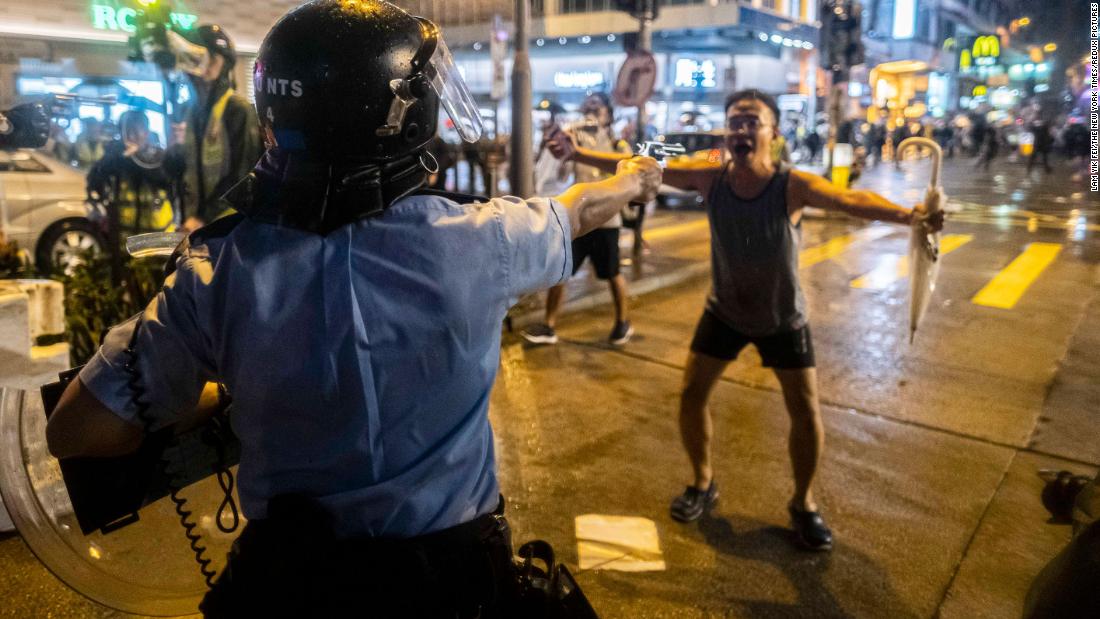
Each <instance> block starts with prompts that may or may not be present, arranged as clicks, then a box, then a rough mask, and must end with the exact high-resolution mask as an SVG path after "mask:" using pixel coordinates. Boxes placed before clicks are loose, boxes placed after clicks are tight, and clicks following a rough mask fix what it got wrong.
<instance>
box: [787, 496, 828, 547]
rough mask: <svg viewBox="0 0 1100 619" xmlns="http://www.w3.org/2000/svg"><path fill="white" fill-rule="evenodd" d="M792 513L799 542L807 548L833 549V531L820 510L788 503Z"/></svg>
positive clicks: (792, 523) (792, 522)
mask: <svg viewBox="0 0 1100 619" xmlns="http://www.w3.org/2000/svg"><path fill="white" fill-rule="evenodd" d="M787 511H789V512H790V513H791V528H793V529H794V532H795V535H796V536H797V538H798V544H799V545H800V546H802V547H803V548H805V549H806V550H817V551H822V550H832V548H833V532H832V531H830V530H829V527H827V526H825V519H824V518H822V517H821V514H820V513H818V512H807V511H802V510H801V509H796V508H795V506H794V505H788V506H787Z"/></svg>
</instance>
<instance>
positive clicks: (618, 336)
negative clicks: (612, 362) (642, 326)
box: [607, 320, 634, 346]
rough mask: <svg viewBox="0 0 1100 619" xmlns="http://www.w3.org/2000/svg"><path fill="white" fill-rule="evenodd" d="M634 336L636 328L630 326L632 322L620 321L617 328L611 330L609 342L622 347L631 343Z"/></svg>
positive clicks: (608, 337)
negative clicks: (631, 337)
mask: <svg viewBox="0 0 1100 619" xmlns="http://www.w3.org/2000/svg"><path fill="white" fill-rule="evenodd" d="M632 335H634V327H632V326H631V325H630V321H629V320H620V321H618V322H616V323H615V328H614V329H612V330H611V335H608V336H607V341H609V342H611V343H612V344H614V345H615V346H622V345H623V344H625V343H627V342H629V341H630V336H632Z"/></svg>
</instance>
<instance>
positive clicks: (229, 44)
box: [194, 24, 237, 70]
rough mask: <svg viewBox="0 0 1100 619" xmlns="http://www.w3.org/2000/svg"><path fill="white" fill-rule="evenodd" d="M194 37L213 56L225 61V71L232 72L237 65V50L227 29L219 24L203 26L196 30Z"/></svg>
mask: <svg viewBox="0 0 1100 619" xmlns="http://www.w3.org/2000/svg"><path fill="white" fill-rule="evenodd" d="M194 37H195V38H196V39H197V43H198V44H199V45H202V46H203V47H205V48H206V49H207V50H209V51H210V53H212V54H217V55H219V56H221V57H222V58H224V59H225V70H232V69H233V67H234V66H235V65H236V64H237V48H236V46H234V45H233V39H230V38H229V35H228V34H226V33H225V29H223V28H222V27H221V26H219V25H217V24H203V25H202V26H199V27H198V28H196V29H195V34H194Z"/></svg>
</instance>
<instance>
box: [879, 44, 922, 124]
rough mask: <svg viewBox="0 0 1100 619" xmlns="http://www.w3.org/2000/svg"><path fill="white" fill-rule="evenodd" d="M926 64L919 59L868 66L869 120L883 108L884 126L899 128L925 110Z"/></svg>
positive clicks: (919, 115) (919, 116) (881, 111)
mask: <svg viewBox="0 0 1100 619" xmlns="http://www.w3.org/2000/svg"><path fill="white" fill-rule="evenodd" d="M929 73H930V71H929V67H928V64H927V63H924V62H921V61H919V60H895V61H893V62H886V63H883V64H880V65H878V66H876V67H875V68H873V69H871V72H870V77H869V80H870V85H871V90H872V101H873V104H874V105H873V106H872V107H871V108H869V109H868V118H867V120H868V122H872V123H873V122H876V121H878V120H879V119H880V117H881V115H882V113H883V112H884V111H885V115H886V122H887V127H889V128H891V129H892V128H894V127H900V126H901V125H902V124H904V123H906V122H910V121H912V120H916V119H919V118H921V117H922V116H924V115H925V114H926V113H928V111H929V110H928V90H929V82H930V80H929Z"/></svg>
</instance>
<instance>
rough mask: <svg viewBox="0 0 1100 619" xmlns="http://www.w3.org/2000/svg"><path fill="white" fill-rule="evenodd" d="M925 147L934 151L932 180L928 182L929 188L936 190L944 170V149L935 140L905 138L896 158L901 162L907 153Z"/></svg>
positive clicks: (899, 145)
mask: <svg viewBox="0 0 1100 619" xmlns="http://www.w3.org/2000/svg"><path fill="white" fill-rule="evenodd" d="M922 146H923V147H925V148H930V149H932V179H931V180H929V181H928V186H929V187H930V188H931V189H935V188H936V187H939V186H940V169H941V168H943V149H942V148H940V145H939V144H937V143H936V141H935V140H931V139H929V138H919V137H917V138H905V139H904V140H902V141H901V144H898V151H897V153H895V154H894V157H895V158H896V159H897V160H898V161H901V158H902V157H903V156H904V155H905V151H907V150H909V149H911V148H918V147H922Z"/></svg>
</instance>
